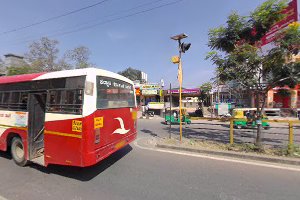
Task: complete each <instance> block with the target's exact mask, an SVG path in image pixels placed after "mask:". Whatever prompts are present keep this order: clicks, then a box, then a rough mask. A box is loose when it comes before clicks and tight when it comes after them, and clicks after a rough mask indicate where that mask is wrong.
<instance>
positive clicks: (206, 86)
mask: <svg viewBox="0 0 300 200" xmlns="http://www.w3.org/2000/svg"><path fill="white" fill-rule="evenodd" d="M211 89H212V84H211V83H210V82H206V83H203V84H202V85H201V86H200V90H201V91H200V96H199V99H200V101H201V106H202V107H203V106H208V105H209V104H210V98H209V92H210V91H211Z"/></svg>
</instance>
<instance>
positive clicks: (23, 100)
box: [20, 93, 28, 110]
mask: <svg viewBox="0 0 300 200" xmlns="http://www.w3.org/2000/svg"><path fill="white" fill-rule="evenodd" d="M20 101H21V102H20V109H21V110H27V102H28V93H22V94H21V99H20Z"/></svg>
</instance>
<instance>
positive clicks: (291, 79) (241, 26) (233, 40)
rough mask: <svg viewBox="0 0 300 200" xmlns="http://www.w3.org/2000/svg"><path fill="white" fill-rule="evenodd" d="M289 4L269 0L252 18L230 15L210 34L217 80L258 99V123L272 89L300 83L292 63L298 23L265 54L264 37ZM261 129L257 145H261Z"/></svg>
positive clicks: (299, 40) (297, 67) (298, 36)
mask: <svg viewBox="0 0 300 200" xmlns="http://www.w3.org/2000/svg"><path fill="white" fill-rule="evenodd" d="M286 7H287V1H284V0H268V1H266V2H264V3H263V4H262V5H260V6H258V7H257V8H256V9H255V10H254V11H253V12H252V13H251V14H250V16H240V15H239V14H237V13H236V12H234V13H232V14H230V15H229V17H228V19H227V22H226V25H225V26H220V27H217V28H213V29H211V30H210V31H209V42H208V46H209V47H210V48H211V50H212V51H211V52H209V53H208V56H207V58H208V59H211V61H212V62H213V63H214V64H215V65H216V66H217V69H216V71H217V76H218V77H217V78H218V79H219V80H220V81H222V82H225V83H226V82H229V81H235V82H236V83H238V84H240V85H241V86H242V87H243V88H244V89H246V90H248V91H251V92H252V94H253V95H254V96H255V100H256V107H257V113H258V120H259V119H261V117H262V116H261V115H262V112H261V111H262V110H263V108H264V106H265V100H266V95H267V92H268V90H269V89H271V88H273V87H275V86H280V85H289V86H290V87H293V86H295V85H296V84H297V83H298V82H299V77H300V73H299V70H300V64H299V63H297V62H290V61H289V60H290V58H291V57H292V56H293V55H295V54H297V53H298V49H299V44H300V32H299V24H298V23H293V24H290V25H289V26H288V27H287V28H286V29H284V30H282V31H281V32H279V33H278V34H277V35H276V39H275V41H274V42H273V48H272V49H270V50H269V51H262V49H261V48H260V42H261V39H262V37H263V36H264V35H265V34H266V33H267V32H268V31H269V30H270V29H271V28H272V25H274V24H275V23H276V22H278V21H280V20H282V19H283V18H284V17H285V15H284V14H283V12H282V11H283V9H285V8H286ZM260 129H261V127H260V126H258V134H257V140H256V142H257V144H258V145H260V142H261V136H260Z"/></svg>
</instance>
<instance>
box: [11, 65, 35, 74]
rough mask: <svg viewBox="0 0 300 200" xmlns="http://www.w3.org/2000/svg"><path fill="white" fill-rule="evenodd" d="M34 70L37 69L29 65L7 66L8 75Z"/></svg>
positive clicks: (32, 71)
mask: <svg viewBox="0 0 300 200" xmlns="http://www.w3.org/2000/svg"><path fill="white" fill-rule="evenodd" d="M34 72H36V71H35V70H34V69H33V68H32V67H31V66H29V65H22V66H10V67H7V76H13V75H19V74H31V73H34Z"/></svg>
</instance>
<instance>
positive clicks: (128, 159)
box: [0, 120, 300, 200]
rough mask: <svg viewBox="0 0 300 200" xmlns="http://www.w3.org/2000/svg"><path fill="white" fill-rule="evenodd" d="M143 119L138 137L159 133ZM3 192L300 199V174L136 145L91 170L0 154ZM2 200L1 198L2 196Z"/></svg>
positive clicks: (112, 198) (132, 199)
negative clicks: (25, 163) (22, 162)
mask: <svg viewBox="0 0 300 200" xmlns="http://www.w3.org/2000/svg"><path fill="white" fill-rule="evenodd" d="M159 126H160V125H159V124H157V123H156V122H155V120H154V121H151V122H148V121H145V120H140V121H139V129H140V132H139V138H142V137H149V135H151V134H152V135H153V134H156V133H154V132H156V131H154V132H152V131H151V130H156V129H158V128H159ZM0 185H1V187H0V196H2V197H4V198H7V199H10V200H18V199H20V200H24V199H32V200H35V199H43V200H47V199H49V200H50V199H51V200H53V199H74V200H83V199H109V200H119V199H121V200H127V199H128V200H141V199H143V200H148V199H149V200H154V199H158V200H160V199H164V200H168V199H172V200H176V199H178V200H182V199H205V200H206V199H207V200H210V199H212V200H215V199H216V200H248V199H249V200H250V199H251V200H252V199H260V200H263V199H272V200H277V199H278V200H279V199H289V200H293V199H295V200H299V199H300V193H299V185H300V172H299V171H291V170H283V169H274V168H268V167H261V166H253V165H246V164H240V163H234V162H225V161H219V160H211V159H205V158H198V157H191V156H186V155H176V154H171V153H164V152H156V151H151V150H145V149H140V148H139V147H137V146H135V145H134V144H132V145H131V146H127V147H126V148H124V149H122V150H121V151H119V152H117V153H115V154H114V155H112V156H111V157H109V158H108V159H106V160H105V161H104V162H102V163H101V164H99V165H97V166H94V167H90V168H86V169H79V168H70V167H61V166H50V167H49V168H43V167H38V166H36V165H32V166H30V167H25V168H21V167H18V166H16V165H15V164H14V163H13V161H12V160H10V157H9V156H7V154H3V153H1V154H0ZM0 199H1V197H0Z"/></svg>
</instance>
